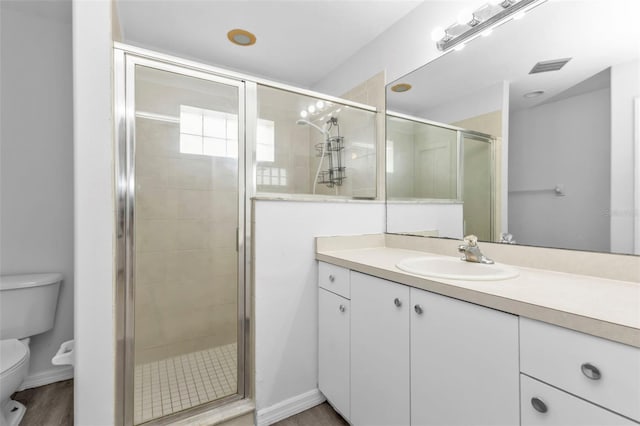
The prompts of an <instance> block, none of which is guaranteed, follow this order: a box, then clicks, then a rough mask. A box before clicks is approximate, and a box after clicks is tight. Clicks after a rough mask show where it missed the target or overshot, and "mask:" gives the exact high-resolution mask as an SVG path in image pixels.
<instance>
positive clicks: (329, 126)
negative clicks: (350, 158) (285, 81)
mask: <svg viewBox="0 0 640 426" xmlns="http://www.w3.org/2000/svg"><path fill="white" fill-rule="evenodd" d="M296 124H300V125H305V124H306V125H309V126H311V127H313V128H314V129H316V130H318V131H319V132H320V133H322V136H323V137H324V140H323V141H322V142H320V143H318V144H316V156H317V157H320V161H319V162H318V168H317V169H316V174H315V178H314V180H313V194H315V193H316V186H317V185H318V184H323V185H326V186H327V187H329V188H335V190H336V194H337V193H338V186H341V185H342V182H343V181H344V180H345V179H346V176H345V169H346V168H345V167H344V166H343V165H342V152H343V150H344V137H342V136H340V125H339V124H338V117H329V119H328V120H327V121H326V122H325V124H324V126H323V127H320V126H318V125H316V124H314V123H312V122H310V121H309V120H305V119H299V120H298V121H296ZM333 129H335V135H333V136H332V135H331V133H332V130H333ZM325 157H328V162H329V164H328V167H327V169H324V170H323V164H324V159H325Z"/></svg>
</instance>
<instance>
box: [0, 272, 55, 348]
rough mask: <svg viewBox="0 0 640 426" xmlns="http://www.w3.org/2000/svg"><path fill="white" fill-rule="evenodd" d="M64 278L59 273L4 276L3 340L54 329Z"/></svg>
mask: <svg viewBox="0 0 640 426" xmlns="http://www.w3.org/2000/svg"><path fill="white" fill-rule="evenodd" d="M61 281H62V274H57V273H51V274H27V275H2V276H0V340H4V339H22V338H25V337H29V336H34V335H36V334H40V333H44V332H45V331H47V330H50V329H51V328H52V327H53V321H54V318H55V314H56V306H57V305H58V290H59V289H60V282H61Z"/></svg>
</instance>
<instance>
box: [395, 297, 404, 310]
mask: <svg viewBox="0 0 640 426" xmlns="http://www.w3.org/2000/svg"><path fill="white" fill-rule="evenodd" d="M393 304H394V305H396V307H398V308H399V307H400V306H402V302H401V301H400V299H398V298H397V297H396V298H395V299H394V300H393Z"/></svg>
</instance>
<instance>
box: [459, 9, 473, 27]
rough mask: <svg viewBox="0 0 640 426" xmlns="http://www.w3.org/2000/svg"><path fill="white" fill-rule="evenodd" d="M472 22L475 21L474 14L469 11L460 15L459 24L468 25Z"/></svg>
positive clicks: (464, 11)
mask: <svg viewBox="0 0 640 426" xmlns="http://www.w3.org/2000/svg"><path fill="white" fill-rule="evenodd" d="M471 21H473V13H471V12H470V11H469V10H467V9H465V10H463V11H461V12H460V13H459V14H458V24H460V25H466V24H468V23H469V22H471Z"/></svg>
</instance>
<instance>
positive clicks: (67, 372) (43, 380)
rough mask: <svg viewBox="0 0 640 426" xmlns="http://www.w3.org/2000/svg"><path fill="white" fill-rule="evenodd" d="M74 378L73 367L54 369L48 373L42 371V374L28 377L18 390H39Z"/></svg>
mask: <svg viewBox="0 0 640 426" xmlns="http://www.w3.org/2000/svg"><path fill="white" fill-rule="evenodd" d="M72 378H73V366H71V365H69V366H66V367H58V368H53V369H51V370H47V371H41V372H40V373H36V374H32V375H30V376H27V377H26V378H25V379H24V382H22V385H20V387H19V388H18V390H19V391H22V390H25V389H31V388H37V387H38V386H44V385H49V384H51V383H55V382H61V381H62V380H69V379H72Z"/></svg>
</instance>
